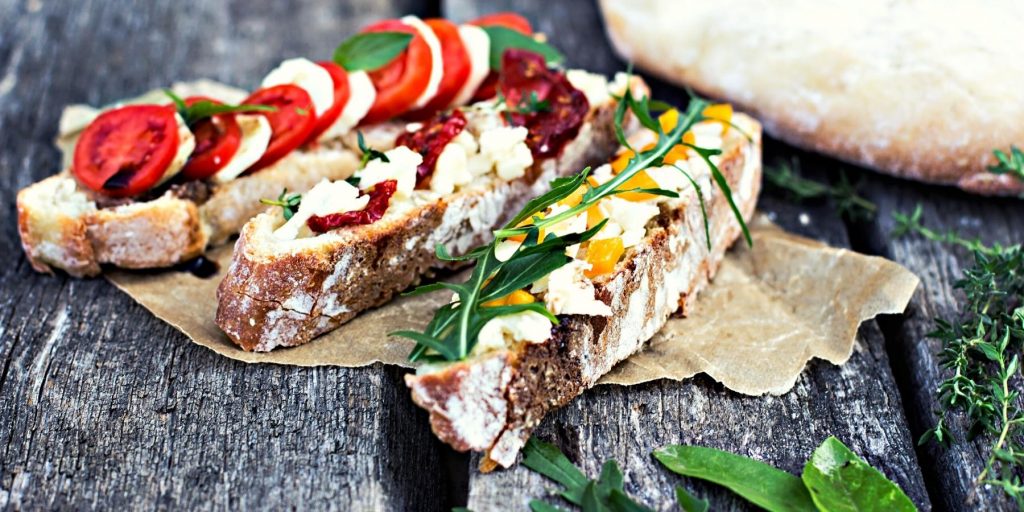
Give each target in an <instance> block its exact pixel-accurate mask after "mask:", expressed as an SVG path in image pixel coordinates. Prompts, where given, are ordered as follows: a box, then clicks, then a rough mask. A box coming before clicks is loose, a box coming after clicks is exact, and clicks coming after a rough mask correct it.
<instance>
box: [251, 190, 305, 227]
mask: <svg viewBox="0 0 1024 512" xmlns="http://www.w3.org/2000/svg"><path fill="white" fill-rule="evenodd" d="M260 202H261V203H263V204H266V205H270V206H280V207H281V209H282V210H283V211H282V214H283V215H284V220H286V221H288V220H291V218H292V216H293V215H295V212H297V211H299V205H301V204H302V194H291V195H288V189H284V190H282V191H281V195H279V196H277V199H260Z"/></svg>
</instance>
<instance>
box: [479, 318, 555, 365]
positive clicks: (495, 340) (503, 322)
mask: <svg viewBox="0 0 1024 512" xmlns="http://www.w3.org/2000/svg"><path fill="white" fill-rule="evenodd" d="M551 326H552V324H551V320H548V318H547V317H546V316H544V315H542V314H540V313H537V312H536V311H523V312H520V313H515V314H512V315H505V316H499V317H496V318H492V319H490V320H488V321H487V323H486V324H484V326H483V328H481V329H480V335H479V337H478V338H477V339H478V341H477V343H476V346H474V347H473V351H472V354H473V355H479V354H483V353H486V352H490V351H493V350H501V349H504V348H505V347H506V346H508V345H509V344H511V343H515V342H522V341H525V342H527V343H543V342H544V341H547V339H548V338H549V337H551Z"/></svg>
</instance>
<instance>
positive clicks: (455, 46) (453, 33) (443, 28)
mask: <svg viewBox="0 0 1024 512" xmlns="http://www.w3.org/2000/svg"><path fill="white" fill-rule="evenodd" d="M424 23H426V24H427V26H428V27H430V29H431V30H433V31H434V34H436V35H437V39H438V40H440V41H441V60H442V62H444V74H443V75H442V76H441V85H439V86H438V88H437V94H436V95H434V99H432V100H430V102H429V103H427V104H426V105H424V106H423V108H420V109H417V110H414V111H412V112H409V113H408V114H407V115H406V116H405V117H407V118H409V119H417V120H419V119H427V118H429V117H430V116H432V115H434V114H436V113H437V112H439V111H441V110H444V109H445V108H446V107H448V104H449V103H451V102H452V100H453V99H455V95H456V94H458V93H459V89H461V88H462V84H464V83H465V82H466V79H467V78H469V71H470V69H469V66H470V64H469V52H468V51H466V45H464V44H462V38H461V37H459V27H458V25H456V24H454V23H452V22H450V21H448V20H445V19H441V18H431V19H429V20H424Z"/></svg>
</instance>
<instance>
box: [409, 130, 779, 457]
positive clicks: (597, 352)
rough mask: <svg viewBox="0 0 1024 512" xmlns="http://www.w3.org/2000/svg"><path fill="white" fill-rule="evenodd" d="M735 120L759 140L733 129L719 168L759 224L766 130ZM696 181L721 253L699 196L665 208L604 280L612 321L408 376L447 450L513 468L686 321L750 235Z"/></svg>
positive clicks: (575, 322) (706, 184)
mask: <svg viewBox="0 0 1024 512" xmlns="http://www.w3.org/2000/svg"><path fill="white" fill-rule="evenodd" d="M733 121H734V122H735V123H736V124H737V125H738V126H740V127H742V128H743V131H745V132H747V133H748V134H750V135H751V136H752V137H753V140H751V141H748V140H747V139H746V138H745V137H744V136H743V135H741V134H740V133H738V132H737V131H736V130H730V132H729V134H728V135H727V136H726V139H725V141H724V148H723V154H722V160H721V162H720V164H719V167H720V169H721V171H722V173H723V174H724V175H725V176H726V178H727V179H728V181H729V184H730V186H731V188H732V190H733V193H734V198H735V200H736V202H737V205H738V206H739V208H740V210H741V212H742V213H743V216H744V217H745V218H747V219H749V218H750V216H751V215H752V214H753V212H754V207H755V204H756V202H757V195H758V192H759V190H760V182H761V142H760V140H761V139H760V133H761V129H760V125H758V124H757V122H756V121H754V120H753V119H752V118H750V117H747V116H744V115H736V116H734V118H733ZM694 177H695V178H696V179H697V180H698V183H701V184H702V189H703V190H704V194H705V203H706V206H707V214H708V221H709V222H710V232H711V241H712V246H711V247H712V248H711V251H708V249H707V245H706V240H705V234H704V224H703V216H702V214H701V209H700V203H699V201H698V198H697V195H696V193H695V192H694V191H693V189H690V192H689V194H688V195H687V194H686V193H685V192H684V194H683V196H682V201H680V204H678V205H675V206H673V207H671V208H668V207H665V206H663V207H662V212H661V214H660V215H659V216H658V217H656V218H655V219H654V220H652V221H651V224H649V225H648V228H649V229H648V233H647V236H646V237H645V238H644V240H643V241H642V242H641V243H640V244H639V245H637V246H635V247H632V248H631V249H630V250H629V251H628V252H627V253H626V255H625V257H624V258H623V259H622V261H620V262H619V263H618V265H617V267H616V270H615V272H613V273H612V274H608V275H606V276H601V277H600V278H598V279H597V280H596V282H595V288H596V297H597V299H598V300H601V301H602V302H604V303H605V304H608V305H609V306H610V307H611V309H612V315H611V316H608V317H601V316H583V315H569V316H564V317H561V322H560V324H559V325H557V326H556V327H555V328H553V329H552V336H551V338H550V339H548V340H547V341H546V342H544V343H537V344H532V343H523V344H520V345H518V346H513V347H510V348H507V349H504V350H497V351H493V352H488V353H485V354H482V355H480V356H477V357H475V358H473V359H470V360H466V361H462V362H459V363H455V364H451V365H449V366H445V367H443V368H441V369H439V370H436V371H433V372H429V373H422V374H417V375H407V376H406V384H407V385H408V386H409V388H410V389H411V391H412V398H413V401H415V402H416V403H417V404H418V405H419V406H420V407H423V408H424V409H426V410H427V411H429V412H430V423H431V427H432V428H433V431H434V433H435V434H436V435H437V436H438V437H439V438H440V439H441V440H442V441H444V442H446V443H448V444H450V445H451V446H452V447H453V448H455V449H456V450H459V451H466V450H474V451H483V452H486V453H487V457H485V458H484V460H483V462H482V464H481V469H482V470H485V471H486V470H490V469H493V468H494V467H495V465H500V466H504V467H508V466H511V465H512V464H513V463H514V462H515V460H516V455H517V454H518V453H519V450H520V449H521V448H522V446H523V444H524V443H525V442H526V440H527V438H528V437H529V435H530V432H531V431H532V430H533V428H535V427H536V426H537V425H538V424H539V423H540V421H541V419H542V418H543V417H544V415H545V414H547V412H548V411H551V410H553V409H555V408H557V407H560V406H562V405H564V404H566V403H568V402H569V401H570V400H572V399H573V398H574V397H576V396H578V395H579V394H581V393H582V392H583V391H585V390H586V389H588V388H590V387H591V386H593V385H594V384H595V383H596V382H597V381H598V379H600V377H601V376H602V375H604V374H605V373H607V372H608V371H609V370H611V368H612V367H613V366H614V365H615V364H617V363H619V362H620V361H622V360H624V359H626V358H627V357H629V356H630V355H632V354H634V353H636V352H638V351H639V350H641V348H642V347H643V345H644V343H645V342H646V341H647V340H649V339H650V338H651V337H652V336H654V334H655V333H656V332H657V331H658V330H660V329H661V328H662V327H663V326H664V325H665V322H666V321H667V320H668V318H669V316H670V315H672V314H673V313H675V312H676V311H681V312H682V314H684V315H685V314H686V312H687V311H688V310H689V309H690V307H691V306H692V305H693V303H694V301H695V299H696V297H697V294H698V293H699V292H700V291H701V289H703V288H704V287H705V286H706V285H707V283H708V282H709V280H710V279H711V278H712V277H714V275H715V272H716V270H717V269H718V266H719V264H720V263H721V261H722V258H723V257H724V254H725V251H726V249H727V248H728V247H729V246H730V245H732V243H733V242H734V241H735V240H736V239H737V238H738V237H739V235H740V227H739V223H738V222H737V221H736V219H735V217H734V216H733V213H732V211H731V210H730V208H729V205H728V203H727V201H726V199H725V197H724V196H723V195H722V192H721V190H720V189H718V188H717V187H714V188H712V186H711V183H710V180H709V176H707V175H704V176H700V177H698V176H694ZM655 224H656V225H655Z"/></svg>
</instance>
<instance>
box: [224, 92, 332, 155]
mask: <svg viewBox="0 0 1024 512" xmlns="http://www.w3.org/2000/svg"><path fill="white" fill-rule="evenodd" d="M242 103H244V104H246V105H269V106H271V107H274V108H275V109H276V110H273V111H269V112H261V113H260V114H261V115H263V116H266V118H267V121H269V122H270V130H271V132H272V133H271V135H270V143H269V144H267V151H266V152H265V153H263V156H262V157H261V158H260V159H259V161H257V162H256V163H255V164H253V166H252V169H250V170H249V171H248V172H255V171H258V170H260V169H262V168H264V167H266V166H268V165H270V164H273V163H274V162H276V161H278V160H280V159H281V157H283V156H285V155H287V154H288V153H290V152H291V151H292V150H293V149H295V148H297V147H299V146H301V145H302V143H303V142H305V141H307V140H309V134H310V133H312V132H313V128H314V127H316V114H315V113H314V112H315V110H314V107H313V99H312V98H310V97H309V93H307V92H306V91H305V89H303V88H301V87H299V86H297V85H292V84H282V85H275V86H273V87H265V88H263V89H259V90H257V91H256V92H254V93H252V95H251V96H249V97H248V98H246V99H245V101H243V102H242Z"/></svg>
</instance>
